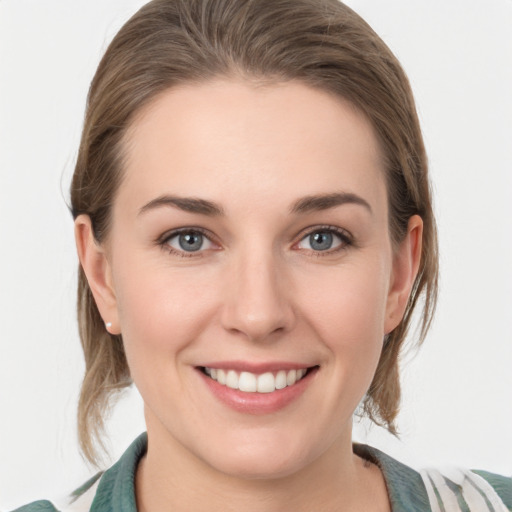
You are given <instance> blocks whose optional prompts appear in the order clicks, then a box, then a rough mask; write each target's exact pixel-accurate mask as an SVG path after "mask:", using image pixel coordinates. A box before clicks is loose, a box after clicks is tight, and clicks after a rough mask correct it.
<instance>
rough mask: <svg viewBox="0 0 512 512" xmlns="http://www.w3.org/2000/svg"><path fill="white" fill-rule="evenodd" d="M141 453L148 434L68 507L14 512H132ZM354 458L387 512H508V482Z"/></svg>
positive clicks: (363, 449)
mask: <svg viewBox="0 0 512 512" xmlns="http://www.w3.org/2000/svg"><path fill="white" fill-rule="evenodd" d="M146 450H147V434H142V435H141V436H139V437H138V438H137V439H136V440H135V441H134V442H133V443H132V445H131V446H130V447H129V448H128V449H127V450H126V452H125V453H124V455H123V456H122V457H121V458H120V459H119V461H118V462H117V463H116V464H114V465H113V466H112V467H111V468H110V469H109V470H107V471H105V472H104V473H99V474H98V475H96V476H95V477H94V478H92V479H91V480H89V481H88V482H86V483H85V484H84V485H83V486H82V487H80V488H79V489H77V490H76V491H75V492H74V493H73V494H72V496H71V501H70V499H67V500H66V502H64V503H62V504H60V503H58V502H55V501H54V502H51V501H48V500H43V501H36V502H34V503H31V504H29V505H25V506H23V507H21V508H19V509H16V510H15V511H13V512H137V507H136V501H135V473H136V471H137V465H138V463H139V460H140V459H141V458H142V457H143V456H144V454H145V453H146ZM354 452H355V453H356V454H357V455H359V456H360V457H362V458H364V459H366V460H369V461H370V462H372V463H374V464H377V466H379V468H380V469H381V471H382V473H383V475H384V479H385V482H386V486H387V489H388V494H389V499H390V503H391V508H392V512H437V511H440V512H452V511H453V512H503V511H512V478H508V477H503V476H500V475H496V474H493V473H488V472H485V471H472V472H460V471H459V472H454V473H453V475H455V476H450V477H446V476H443V475H441V473H439V472H437V471H430V472H423V473H420V472H418V471H416V470H414V469H412V468H410V467H408V466H406V465H405V464H402V463H401V462H399V461H397V460H395V459H393V458H392V457H390V456H389V455H386V454H385V453H383V452H381V451H380V450H377V449H376V448H372V447H370V446H367V445H363V444H355V445H354ZM461 475H462V476H461ZM468 489H469V491H468ZM475 503H478V505H475Z"/></svg>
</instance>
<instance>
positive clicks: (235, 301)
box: [222, 253, 295, 342]
mask: <svg viewBox="0 0 512 512" xmlns="http://www.w3.org/2000/svg"><path fill="white" fill-rule="evenodd" d="M227 272H228V273H229V277H228V278H227V279H226V280H225V284H226V295H225V297H226V299H227V300H226V301H225V302H224V304H223V310H222V324H223V327H224V328H225V329H227V330H229V331H230V332H232V333H235V334H238V335H241V336H243V337H245V338H246V339H249V340H250V341H256V342H264V341H270V340H272V339H275V336H276V335H277V334H279V333H284V332H287V331H289V330H291V329H292V327H293V325H294V323H295V313H294V310H293V307H292V304H291V301H290V300H289V297H290V294H289V293H290V287H289V283H287V280H286V276H285V275H284V274H285V272H284V271H283V269H282V265H280V264H279V263H278V262H276V260H275V259H274V258H273V257H272V256H270V255H268V254H265V255H262V254H261V253H260V255H259V256H258V255H250V256H246V257H241V258H239V259H237V260H236V261H232V262H231V265H230V267H229V269H228V270H227Z"/></svg>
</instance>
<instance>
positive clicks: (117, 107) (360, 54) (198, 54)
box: [71, 0, 438, 462]
mask: <svg viewBox="0 0 512 512" xmlns="http://www.w3.org/2000/svg"><path fill="white" fill-rule="evenodd" d="M218 76H224V77H237V78H238V79H240V78H242V79H247V80H256V81H261V80H263V81H265V82H268V83H278V82H286V81H290V80H295V81H300V82H302V83H304V84H306V85H309V86H311V87H314V88H318V89H321V90H324V91H327V92H330V93H332V94H334V95H335V96H338V97H340V98H344V99H345V100H348V101H350V102H351V103H352V104H353V105H354V106H355V107H356V108H358V109H359V110H360V111H361V112H362V113H364V114H365V115H366V117H367V118H368V120H369V121H370V122H371V124H372V125H373V128H374V130H375V133H376V134H377V136H378V138H379V139H380V143H381V146H382V149H383V154H384V156H385V167H386V173H387V176H386V178H387V187H388V197H389V212H390V213H389V215H390V218H389V223H390V232H391V236H392V239H393V242H394V244H395V245H396V244H398V243H399V242H400V241H401V239H402V238H403V237H404V236H405V234H406V230H407V225H408V220H409V219H410V217H411V216H413V215H415V214H418V215H420V216H421V217H422V219H423V223H424V228H423V229H424V231H423V247H422V258H421V263H420V269H419V273H418V275H417V278H416V281H415V283H414V287H413V290H412V294H411V296H410V298H409V302H408V306H407V309H406V312H405V316H404V318H403V320H402V322H401V323H400V325H399V326H398V327H397V328H396V329H395V330H394V331H393V332H391V333H390V334H389V335H388V336H387V338H386V340H385V343H384V348H383V351H382V355H381V358H380V361H379V365H378V368H377V371H376V374H375V377H374V379H373V382H372V384H371V387H370V389H369V391H368V393H367V396H366V398H365V402H364V404H363V409H364V412H365V413H366V414H367V415H368V416H369V417H370V418H371V419H372V420H373V421H374V422H376V423H378V424H380V425H383V426H385V427H387V428H388V429H389V430H390V431H391V432H393V433H395V432H396V428H395V419H396V416H397V413H398V407H399V402H400V383H399V368H398V357H399V353H400V349H401V347H402V345H403V342H404V340H405V337H406V334H407V332H408V328H409V326H410V323H411V319H412V314H413V311H414V310H415V309H416V308H417V307H419V308H421V329H420V332H419V339H418V343H420V342H421V341H422V340H423V338H424V336H425V334H426V332H427V330H428V328H429V326H430V323H431V320H432V316H433V313H434V309H435V304H436V298H437V277H438V254H437V236H436V227H435V221H434V217H433V211H432V200H431V191H430V185H429V179H428V168H427V158H426V154H425V149H424V145H423V139H422V135H421V130H420V126H419V122H418V118H417V114H416V108H415V105H414V99H413V95H412V92H411V89H410V86H409V82H408V80H407V77H406V75H405V73H404V71H403V70H402V68H401V66H400V64H399V62H398V61H397V59H396V58H395V57H394V55H393V54H392V53H391V51H390V50H389V49H388V47H387V46H386V45H385V43H384V42H383V41H382V40H381V39H380V38H379V37H378V36H377V35H376V34H375V32H374V31H373V30H372V29H371V27H370V26H369V25H368V24H367V23H366V22H365V21H364V20H363V19H362V18H361V17H359V16H358V15H357V14H356V13H354V12H353V11H352V10H351V9H350V8H349V7H347V6H345V5H344V4H342V3H340V2H338V1H337V0H153V1H151V2H149V3H148V4H146V5H145V6H144V7H142V8H141V9H140V10H139V11H138V12H137V13H136V14H135V15H134V16H133V17H132V18H131V19H130V20H129V21H128V22H127V23H126V24H125V25H124V26H123V28H122V29H121V30H120V31H119V33H118V34H117V35H116V36H115V38H114V40H113V41H112V42H111V44H110V46H109V47H108V49H107V51H106V53H105V55H104V57H103V59H102V60H101V62H100V64H99V67H98V70H97V72H96V75H95V76H94V79H93V81H92V84H91V88H90V91H89V96H88V101H87V109H86V116H85V122H84V128H83V133H82V139H81V143H80V148H79V153H78V159H77V163H76V168H75V173H74V176H73V181H72V185H71V204H72V212H73V215H74V217H75V218H76V217H77V216H78V215H80V214H87V215H89V217H90V218H91V222H92V226H93V230H94V236H95V238H96V240H97V241H98V242H99V243H102V242H104V241H105V240H106V238H107V237H108V233H109V221H110V213H111V207H112V204H113V201H114V199H115V196H116V191H117V189H118V187H119V184H120V181H121V178H122V172H123V169H122V161H123V137H124V135H125V133H126V130H127V128H128V127H129V126H130V123H131V121H132V120H133V118H134V116H135V115H136V114H137V112H139V111H140V109H141V108H142V107H143V106H145V105H147V104H148V102H150V101H151V100H153V99H154V98H155V97H156V96H157V95H158V94H159V93H162V92H163V91H165V90H167V89H169V88H171V87H173V86H176V85H178V84H183V83H198V82H205V81H208V80H210V79H213V78H214V77H218ZM79 272H80V274H79V284H78V319H79V326H80V337H81V341H82V346H83V350H84V355H85V363H86V370H85V377H84V380H83V384H82V389H81V394H80V402H79V409H78V426H79V438H80V443H81V447H82V450H83V452H84V454H85V456H86V457H87V458H88V459H89V460H90V461H91V462H95V461H96V460H97V459H96V454H97V452H96V449H95V445H94V442H93V441H94V440H96V441H99V442H100V445H102V443H101V433H102V429H103V418H104V413H105V411H106V410H107V408H108V405H109V401H110V399H111V397H112V396H113V394H114V393H113V392H114V391H115V390H119V389H121V388H123V387H125V386H128V385H129V384H130V383H131V379H130V372H129V369H128V365H127V362H126V358H125V354H124V350H123V344H122V339H121V336H112V335H110V334H109V333H108V332H106V330H105V326H104V323H103V320H102V318H101V316H100V314H99V312H98V309H97V307H96V305H95V303H94V299H93V296H92V293H91V291H90V289H89V285H88V283H87V280H86V277H85V274H84V272H83V271H82V269H80V271H79ZM420 299H422V300H420Z"/></svg>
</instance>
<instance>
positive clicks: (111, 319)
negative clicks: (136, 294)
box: [75, 215, 121, 334]
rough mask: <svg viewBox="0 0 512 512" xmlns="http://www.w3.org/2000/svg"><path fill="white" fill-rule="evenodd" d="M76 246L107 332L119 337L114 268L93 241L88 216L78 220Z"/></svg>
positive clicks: (97, 244) (102, 249)
mask: <svg viewBox="0 0 512 512" xmlns="http://www.w3.org/2000/svg"><path fill="white" fill-rule="evenodd" d="M75 242H76V249H77V252H78V258H79V260H80V264H81V265H82V269H83V271H84V273H85V275H86V277H87V282H88V283H89V287H90V289H91V292H92V294H93V296H94V300H95V302H96V306H97V307H98V310H99V312H100V315H101V317H102V318H103V321H104V322H105V326H106V329H107V330H108V332H109V333H110V334H120V332H121V330H120V327H119V318H118V312H117V300H116V294H115V290H114V286H113V280H112V273H111V266H110V263H109V261H108V258H107V254H106V253H105V250H104V248H103V247H102V246H101V245H100V244H99V243H98V242H97V241H96V239H95V237H94V233H93V230H92V224H91V219H90V217H89V216H88V215H79V216H78V217H77V218H76V220H75Z"/></svg>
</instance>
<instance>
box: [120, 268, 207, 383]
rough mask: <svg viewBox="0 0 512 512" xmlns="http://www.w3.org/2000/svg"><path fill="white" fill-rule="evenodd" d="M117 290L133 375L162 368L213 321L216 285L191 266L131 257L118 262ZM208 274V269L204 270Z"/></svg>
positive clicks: (124, 338)
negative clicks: (209, 282)
mask: <svg viewBox="0 0 512 512" xmlns="http://www.w3.org/2000/svg"><path fill="white" fill-rule="evenodd" d="M116 268H117V275H116V276H115V277H116V284H117V285H116V294H117V304H118V311H119V318H120V323H121V330H122V336H123V341H124V345H125V351H126V355H127V358H128V363H129V365H130V370H131V372H132V376H133V378H134V380H135V381H136V382H137V374H138V373H140V372H147V371H148V369H149V371H150V372H155V373H158V371H159V369H161V371H162V372H163V371H165V366H166V365H167V366H168V365H169V364H170V363H171V364H172V361H173V360H174V359H175V358H176V357H177V355H178V354H179V353H180V352H181V351H182V350H183V349H184V348H186V347H187V346H188V345H190V343H192V342H193V340H195V339H197V338H198V337H199V336H200V333H201V332H202V331H203V330H204V329H205V326H206V325H208V323H209V322H211V321H212V317H213V314H214V313H213V307H212V304H213V303H214V301H215V299H214V297H213V295H214V293H215V287H212V286H207V283H208V281H209V279H210V278H209V277H208V276H205V275H202V274H201V273H200V272H198V271H190V270H191V269H186V270H183V269H170V268H168V267H165V266H161V265H152V264H151V262H149V264H148V261H145V262H142V261H141V260H137V258H133V259H127V258H125V259H124V260H123V262H120V264H119V265H118V266H117V267H116ZM203 274H204V272H203Z"/></svg>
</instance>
